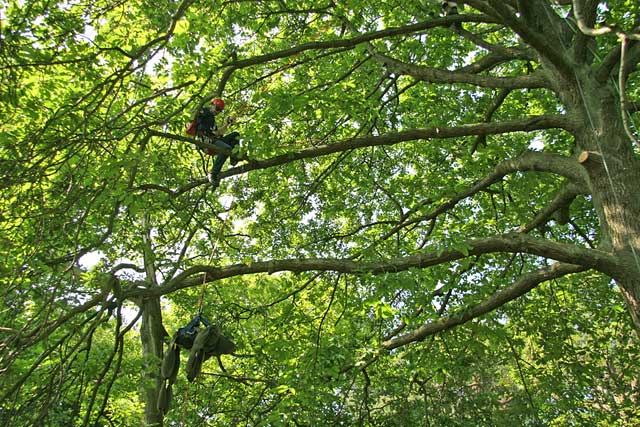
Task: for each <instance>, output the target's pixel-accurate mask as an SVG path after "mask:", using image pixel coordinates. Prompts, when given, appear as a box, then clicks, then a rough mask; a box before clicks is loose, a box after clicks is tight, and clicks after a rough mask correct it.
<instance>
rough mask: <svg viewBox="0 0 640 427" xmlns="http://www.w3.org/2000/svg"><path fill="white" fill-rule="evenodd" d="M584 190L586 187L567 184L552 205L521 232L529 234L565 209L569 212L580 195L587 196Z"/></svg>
mask: <svg viewBox="0 0 640 427" xmlns="http://www.w3.org/2000/svg"><path fill="white" fill-rule="evenodd" d="M584 190H585V188H584V187H583V188H581V187H578V186H576V185H573V184H566V185H565V186H564V187H563V188H562V189H561V190H560V191H559V192H558V194H556V196H555V197H554V199H553V200H552V201H551V203H549V204H548V205H547V206H546V207H545V208H544V209H543V210H542V211H541V212H539V213H538V214H537V215H536V216H535V218H534V219H533V220H532V221H531V222H530V223H529V224H527V225H525V226H524V227H522V228H521V229H520V231H521V232H523V233H528V232H529V231H531V230H533V229H534V228H536V227H539V226H541V225H543V224H546V223H547V222H548V221H549V220H550V219H551V217H552V216H553V215H554V214H555V213H556V212H563V211H564V210H565V209H566V210H568V209H569V205H570V204H571V202H572V201H573V200H574V199H575V198H576V197H577V196H578V195H580V194H587V193H586V192H585V191H584ZM563 216H564V214H563ZM568 221H569V219H567V220H566V222H564V223H565V224H566V223H567V222H568ZM561 223H562V222H561Z"/></svg>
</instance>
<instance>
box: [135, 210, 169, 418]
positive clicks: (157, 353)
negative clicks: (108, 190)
mask: <svg viewBox="0 0 640 427" xmlns="http://www.w3.org/2000/svg"><path fill="white" fill-rule="evenodd" d="M149 223H150V220H149V217H148V215H146V214H145V216H144V219H143V227H145V234H144V235H143V236H142V240H143V255H144V268H145V272H146V276H147V280H146V282H147V286H148V287H151V288H153V287H157V286H158V282H157V280H156V269H155V262H154V261H155V257H154V253H153V247H152V241H151V230H150V226H149ZM140 306H141V309H142V326H141V327H140V340H141V341H142V357H143V363H144V375H143V378H142V389H143V397H144V402H145V408H144V416H145V425H146V426H150V427H151V426H153V427H162V424H163V414H162V413H161V412H160V411H159V410H158V394H159V392H160V387H161V385H162V381H161V378H160V365H161V363H162V339H163V337H164V333H165V330H164V326H163V325H162V310H161V308H160V298H159V297H152V298H148V299H144V300H143V301H142V303H141V304H140Z"/></svg>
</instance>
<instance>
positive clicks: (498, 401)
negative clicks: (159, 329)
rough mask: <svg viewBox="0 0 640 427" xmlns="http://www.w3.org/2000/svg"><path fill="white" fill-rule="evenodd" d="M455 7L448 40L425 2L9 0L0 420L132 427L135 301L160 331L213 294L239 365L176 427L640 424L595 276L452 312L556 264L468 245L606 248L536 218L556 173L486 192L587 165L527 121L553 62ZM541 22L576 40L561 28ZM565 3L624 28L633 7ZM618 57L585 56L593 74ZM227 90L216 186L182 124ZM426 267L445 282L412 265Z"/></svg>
mask: <svg viewBox="0 0 640 427" xmlns="http://www.w3.org/2000/svg"><path fill="white" fill-rule="evenodd" d="M469 3H472V4H474V3H475V4H476V5H475V7H472V6H469V5H467V6H466V7H465V9H464V10H461V12H463V13H464V15H461V16H462V18H460V16H449V17H442V16H441V14H440V9H439V7H440V5H439V3H438V2H404V1H385V2H378V3H377V4H371V2H368V1H359V0H349V1H341V2H332V1H326V2H321V3H318V2H312V1H302V0H296V1H227V2H220V1H214V2H212V1H204V0H184V1H182V2H173V1H168V0H166V1H146V0H124V1H113V0H98V1H90V2H89V1H81V0H78V1H68V2H54V1H38V0H36V1H29V2H23V1H17V0H8V1H7V2H4V3H2V4H1V5H0V11H1V14H2V34H1V35H2V38H1V40H0V43H1V45H0V73H1V83H0V100H1V103H0V114H1V116H2V127H1V130H0V143H1V145H0V154H1V155H0V158H1V159H2V160H1V162H0V170H1V171H2V175H3V177H4V179H3V182H2V184H0V193H1V194H0V195H1V197H0V206H2V209H1V211H0V212H1V214H0V215H1V219H2V221H1V230H2V231H1V233H0V257H1V259H2V262H1V263H0V272H1V275H0V283H1V284H2V286H1V289H2V295H3V305H2V307H1V310H0V338H1V341H0V349H1V353H0V375H2V380H1V382H2V384H3V386H2V388H1V391H0V424H2V425H7V426H9V425H11V426H22V425H47V426H70V425H74V426H80V425H87V426H89V425H91V426H115V425H117V426H139V425H142V424H143V423H146V422H148V419H149V418H148V416H149V414H148V413H147V414H146V415H145V398H144V394H143V393H142V390H143V389H145V388H149V387H150V388H153V387H154V385H153V381H152V380H151V379H150V378H153V377H154V376H155V375H157V363H158V358H157V355H156V356H153V355H150V354H148V353H146V352H144V351H143V347H142V346H141V341H140V333H142V332H141V330H140V329H141V326H140V317H141V316H142V315H143V314H144V313H143V311H144V310H145V309H144V307H145V305H144V301H149V300H159V301H160V302H161V306H162V323H163V325H164V328H166V330H167V332H168V333H169V334H170V335H171V334H173V333H175V331H176V330H177V329H178V328H179V327H181V326H183V325H185V324H186V323H187V322H188V321H189V320H190V319H191V318H192V317H193V316H194V315H195V314H196V313H197V312H198V309H199V301H200V299H201V298H203V299H202V309H203V313H204V315H205V317H207V318H209V319H210V320H212V321H215V322H219V323H221V324H222V325H223V328H224V331H225V333H226V334H227V335H229V336H231V337H233V339H234V341H235V342H236V344H237V345H238V351H237V354H236V355H234V356H223V357H222V362H223V364H224V367H225V368H226V372H225V371H223V370H222V369H221V368H220V367H219V366H218V364H217V363H216V361H215V359H212V360H210V361H209V362H207V363H206V364H205V367H204V373H203V374H202V375H201V376H200V378H199V379H198V381H197V382H196V383H195V384H189V383H187V381H186V378H185V376H184V375H182V374H180V375H179V379H178V383H177V384H176V386H175V387H174V401H173V409H172V410H171V411H169V413H168V414H167V415H166V417H165V419H164V423H165V424H166V425H189V426H199V425H202V426H204V425H229V426H237V425H251V426H254V425H255V426H258V425H260V426H267V425H269V426H271V425H318V424H319V423H322V424H323V425H372V426H373V425H375V426H409V425H425V426H439V425H447V426H449V425H451V426H481V425H482V426H493V425H549V426H567V425H593V426H631V425H637V424H638V423H640V412H639V411H638V393H639V389H638V370H637V366H638V363H639V358H640V353H639V352H638V344H637V339H638V337H637V336H636V335H634V333H633V324H632V322H631V320H630V318H629V312H628V310H627V307H626V306H625V302H624V300H623V298H622V296H621V295H620V292H619V291H618V289H617V287H616V286H615V284H614V283H613V282H612V280H611V278H610V277H607V276H605V275H603V274H602V273H599V272H596V271H593V270H589V271H586V272H581V273H578V274H562V275H557V276H554V277H550V278H549V280H540V281H539V282H540V284H539V286H532V288H535V289H533V290H532V291H531V292H527V293H524V294H523V295H522V296H520V297H519V298H517V299H515V300H514V301H511V302H509V303H506V304H501V305H500V306H499V307H498V308H497V309H495V310H493V311H490V312H489V313H486V314H484V315H482V316H479V317H478V316H475V315H473V316H472V317H477V318H475V319H474V320H471V319H470V318H468V317H465V316H467V315H468V314H469V313H472V311H471V310H472V309H473V308H474V307H476V306H477V305H478V304H481V303H482V302H483V301H486V300H488V299H489V298H491V297H492V296H493V295H494V294H496V292H498V291H500V290H503V289H507V288H508V287H510V286H511V285H512V284H514V283H518V281H519V280H521V279H522V278H523V277H528V276H527V275H529V274H533V273H535V272H536V271H537V270H538V269H541V268H545V267H549V266H550V265H551V264H552V259H551V258H552V257H545V256H538V255H534V254H531V253H527V252H526V251H520V250H506V249H505V250H497V251H494V252H491V253H481V254H478V253H475V252H474V247H473V246H472V245H470V243H469V239H483V238H489V237H492V236H502V235H504V234H505V233H513V232H521V231H523V230H524V231H526V233H528V235H530V236H533V237H535V238H539V239H545V240H549V241H553V242H564V243H570V244H572V245H575V246H576V247H579V248H585V249H590V248H591V249H593V248H596V247H598V246H599V244H600V242H601V239H602V232H601V228H600V224H599V221H598V217H597V215H596V211H595V210H594V208H593V205H592V200H591V195H583V194H581V193H580V192H579V193H580V195H578V197H577V198H576V199H575V201H574V202H573V203H572V204H571V208H570V217H571V218H570V221H568V222H563V221H559V220H558V219H557V218H556V217H552V216H551V215H548V216H547V217H545V221H541V222H536V221H535V219H536V215H539V214H542V213H545V212H548V208H549V206H551V205H552V204H553V202H554V201H555V200H556V198H557V195H558V192H559V191H561V189H562V188H563V185H564V182H565V177H561V176H560V175H558V174H554V173H548V171H540V172H526V171H525V170H519V169H517V168H516V169H513V170H508V171H507V172H505V173H504V174H503V175H502V176H499V177H498V178H496V179H494V180H493V181H492V182H490V183H489V184H490V185H480V184H479V183H482V182H484V180H486V179H487V177H488V176H493V175H492V174H494V173H495V171H496V170H497V168H498V167H499V166H500V165H502V164H503V162H505V161H508V160H510V159H518V158H520V156H522V155H527V154H531V153H533V154H540V153H542V154H554V155H562V156H566V157H571V156H573V155H574V154H577V151H576V148H575V140H574V137H573V135H572V134H571V132H570V131H568V130H567V129H566V128H564V127H563V126H559V125H555V124H552V125H546V124H541V125H540V124H538V123H541V121H540V122H538V121H536V119H531V121H528V120H530V118H532V117H534V118H535V117H546V116H554V115H558V114H562V113H565V112H566V106H565V105H564V104H563V101H562V99H561V98H562V97H561V96H559V95H558V93H556V92H554V91H553V90H551V89H550V88H549V87H547V86H545V85H542V84H539V81H538V80H536V79H538V77H539V76H540V75H541V73H543V72H546V71H545V70H546V68H545V67H548V63H545V62H544V58H543V59H542V60H541V58H540V56H538V55H536V54H534V53H532V50H531V48H530V46H528V45H527V42H526V40H524V41H523V39H522V38H521V37H519V36H517V35H516V34H515V33H514V32H513V29H512V28H510V26H509V25H508V23H504V22H501V21H500V20H499V19H497V18H496V16H491V15H490V14H489V15H488V14H486V11H485V10H483V9H482V8H478V4H479V5H480V6H482V5H483V4H485V3H487V4H489V5H492V4H493V6H495V4H494V3H496V2H492V1H487V2H484V1H477V2H469ZM501 3H505V5H507V6H510V5H513V6H514V7H515V3H516V2H510V1H507V2H501ZM532 3H540V4H544V5H545V6H544V10H546V11H547V12H550V13H553V14H555V15H556V16H558V17H561V19H562V21H563V22H565V24H566V25H567V28H570V29H571V30H572V31H573V33H572V34H574V35H576V34H578V32H577V31H578V30H577V29H576V26H575V22H574V21H572V16H573V14H572V12H571V11H570V6H569V5H558V4H556V3H555V2H553V4H552V5H551V4H550V3H552V2H548V1H536V2H532ZM559 3H567V2H559ZM581 3H583V5H585V6H587V5H592V6H593V5H594V4H595V3H598V5H597V7H595V10H596V11H597V19H596V21H597V22H598V23H599V24H600V25H604V24H606V23H610V24H611V23H615V24H616V25H618V26H619V28H621V29H622V30H624V31H628V32H631V30H632V28H634V25H637V22H634V19H637V12H638V5H636V4H635V2H631V1H622V0H612V1H607V2H590V1H584V2H581ZM564 17H568V19H566V20H565V19H564ZM460 20H463V21H466V22H465V23H464V24H463V29H462V30H460V29H456V27H455V26H452V24H455V23H456V22H459V21H460ZM545 37H547V40H546V42H548V43H550V44H556V41H555V39H554V38H553V37H555V36H554V34H553V32H552V31H550V32H549V33H548V34H546V35H545ZM576 37H577V36H576ZM594 40H596V39H594ZM573 42H574V39H571V41H570V42H569V43H573ZM617 46H619V40H618V39H617V37H616V36H615V35H614V34H609V35H606V36H604V37H599V38H597V44H596V43H594V44H593V45H591V44H589V49H591V50H590V52H591V54H592V55H593V56H594V57H595V58H596V60H595V62H602V61H604V58H605V57H606V56H607V54H608V53H609V52H610V51H612V50H615V49H616V48H617ZM566 47H567V48H568V47H569V46H568V45H567V46H566ZM633 49H637V47H636V46H635V45H634V47H633ZM632 52H635V51H632ZM394 61H395V62H394ZM398 61H400V62H401V63H402V64H404V65H402V64H399V63H398ZM635 65H637V63H636V64H634V66H635ZM413 66H422V67H424V69H421V72H424V73H425V74H424V75H422V77H421V76H420V75H417V74H416V72H415V71H416V70H415V69H413V68H411V67H413ZM427 67H428V69H427ZM636 70H637V68H634V69H633V71H634V72H631V73H630V74H629V77H628V82H627V87H626V90H627V95H628V96H629V97H630V98H631V99H637V95H638V80H637V79H638V77H637V75H636V74H637V73H635V71H636ZM429 73H431V74H429ZM218 95H219V96H223V97H224V99H225V101H226V103H227V106H228V107H227V110H228V112H227V114H231V115H235V116H236V117H237V118H238V123H237V125H236V128H237V130H239V131H240V132H241V134H242V138H243V142H242V144H241V147H240V150H239V152H240V154H241V155H242V156H244V157H245V158H247V159H248V161H247V162H245V163H242V164H240V165H238V166H237V167H235V168H231V169H229V170H228V171H227V172H223V174H222V175H221V176H222V177H223V180H222V183H221V186H220V188H219V189H217V190H215V191H213V190H211V188H210V187H209V186H208V184H207V182H206V179H205V178H203V177H204V176H205V174H206V171H207V170H208V168H209V167H210V166H211V159H210V158H208V157H206V156H202V155H201V154H199V153H200V152H199V151H198V150H197V149H196V148H195V146H194V145H193V144H192V143H191V141H190V140H189V139H188V138H187V137H186V135H185V134H184V126H185V124H186V123H187V122H188V121H189V120H190V119H191V117H192V114H193V112H194V111H195V110H196V109H197V108H198V106H199V105H201V104H204V103H207V102H208V101H209V100H210V99H211V98H212V97H213V96H218ZM631 117H632V119H633V116H631ZM540 120H542V119H540ZM505 123H514V125H510V127H509V128H508V129H507V130H504V129H503V128H501V127H500V126H502V124H505ZM476 125H477V126H476ZM465 126H466V127H465ZM473 126H476V127H475V128H473V129H478V130H467V129H471V127H473ZM483 126H484V127H483ZM505 129H506V128H505ZM636 153H637V150H636ZM527 170H528V169H527ZM551 213H553V212H551ZM451 253H457V254H461V256H456V257H454V258H446V257H447V256H448V254H451ZM421 254H431V255H432V256H433V257H434V259H436V261H434V262H432V263H428V265H414V266H411V267H406V266H405V265H400V261H398V260H402V259H405V257H411V256H418V255H421ZM440 256H442V257H443V258H442V259H440V258H438V257H440ZM316 259H320V260H324V261H323V262H322V263H321V262H318V263H316V264H313V266H312V267H307V264H305V263H304V262H303V261H302V260H316ZM271 260H274V261H273V268H270V267H269V266H268V265H267V264H268V262H269V261H271ZM278 262H288V264H286V267H285V268H282V267H281V264H278ZM348 263H353V265H355V267H354V268H351V267H349V268H348V266H350V265H351V264H348ZM265 265H266V266H265ZM363 266H364V267H363ZM376 266H382V267H380V268H376ZM385 266H387V267H385ZM369 267H371V268H369ZM584 270H588V269H587V268H583V269H580V270H579V271H584ZM577 271H578V270H576V271H575V273H577ZM536 285H537V284H536ZM451 319H453V320H456V319H460V322H458V323H461V325H460V326H458V327H456V328H451V327H449V326H446V327H444V328H442V330H438V331H437V333H434V334H428V335H427V336H422V337H421V338H420V339H419V340H417V339H414V340H412V341H413V342H411V343H407V344H402V345H398V346H397V347H393V348H392V346H389V345H388V344H389V343H390V342H391V341H392V340H393V339H395V338H397V337H399V336H404V334H405V333H407V332H410V331H415V330H418V328H419V327H420V326H422V325H434V324H436V325H437V324H438V322H439V321H447V320H451ZM185 360H186V353H183V360H182V361H183V365H184V362H185ZM145 371H146V375H145ZM145 417H146V418H145ZM145 420H147V421H145Z"/></svg>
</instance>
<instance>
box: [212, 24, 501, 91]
mask: <svg viewBox="0 0 640 427" xmlns="http://www.w3.org/2000/svg"><path fill="white" fill-rule="evenodd" d="M462 21H465V22H482V23H498V21H497V20H495V19H493V18H490V17H488V16H485V15H464V16H462V15H456V16H452V17H444V18H433V19H429V20H427V21H423V22H418V23H416V24H412V25H406V26H402V27H392V28H387V29H384V30H380V31H373V32H371V33H367V34H362V35H358V36H355V37H352V38H349V39H335V40H325V41H319V42H309V43H303V44H301V45H298V46H294V47H292V48H289V49H284V50H280V51H276V52H271V53H266V54H264V55H257V56H254V57H251V58H246V59H240V60H238V61H234V62H232V63H230V64H226V66H227V67H228V68H227V69H226V70H225V71H224V73H223V76H222V78H221V80H220V83H219V84H218V88H217V89H216V93H217V94H220V93H222V92H223V90H224V86H225V84H226V82H227V81H228V80H229V79H230V78H231V75H232V74H233V73H234V72H235V71H237V70H239V69H242V68H246V67H250V66H253V65H258V64H265V63H268V62H271V61H275V60H278V59H283V58H288V57H291V56H295V55H299V54H301V53H304V52H306V51H309V50H326V49H343V48H353V47H356V46H358V45H360V44H363V43H368V42H371V41H373V40H379V39H386V38H389V37H395V36H402V35H406V34H412V33H417V32H420V31H425V30H429V29H433V28H437V27H442V26H448V25H451V24H452V23H456V22H462Z"/></svg>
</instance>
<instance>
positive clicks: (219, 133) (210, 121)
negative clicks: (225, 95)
mask: <svg viewBox="0 0 640 427" xmlns="http://www.w3.org/2000/svg"><path fill="white" fill-rule="evenodd" d="M223 110H224V101H223V100H222V99H220V98H214V99H213V100H212V101H211V106H210V107H202V108H201V109H200V111H199V112H198V116H197V118H196V122H197V125H196V137H198V138H200V140H201V141H203V142H207V143H209V144H213V145H214V146H216V147H218V148H222V149H223V150H228V151H229V152H231V151H232V150H233V147H235V146H236V145H238V144H239V143H240V140H239V139H238V137H239V136H240V134H239V133H238V132H231V133H229V134H227V135H225V134H224V133H225V132H226V131H227V128H228V127H229V126H230V125H231V124H233V122H234V121H235V119H234V118H233V117H232V116H228V117H227V120H226V121H225V124H224V125H223V126H221V127H218V125H217V124H216V116H217V115H218V114H220V113H221V112H222V111H223ZM207 154H209V155H213V154H214V152H213V150H210V151H208V152H207ZM228 157H229V154H225V153H221V152H218V153H217V154H216V158H215V160H214V162H213V167H212V168H211V172H210V173H209V182H210V183H211V186H213V188H216V187H218V185H219V184H220V179H219V178H218V174H219V173H220V171H221V170H222V166H223V165H224V162H225V161H226V160H227V158H228ZM237 162H238V159H237V158H236V157H235V156H233V155H231V164H232V165H235V164H236V163H237Z"/></svg>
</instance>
